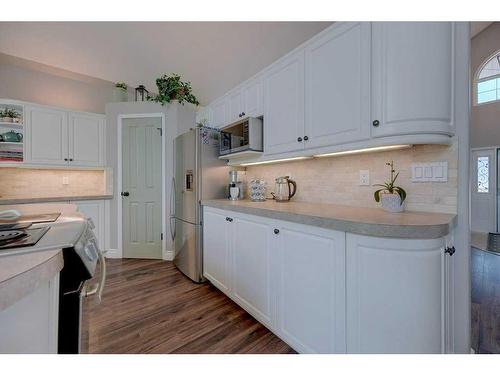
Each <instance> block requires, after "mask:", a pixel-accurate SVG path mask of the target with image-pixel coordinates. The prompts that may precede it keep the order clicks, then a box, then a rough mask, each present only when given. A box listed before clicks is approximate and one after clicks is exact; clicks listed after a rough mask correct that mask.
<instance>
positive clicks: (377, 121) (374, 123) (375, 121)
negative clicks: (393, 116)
mask: <svg viewBox="0 0 500 375" xmlns="http://www.w3.org/2000/svg"><path fill="white" fill-rule="evenodd" d="M372 124H373V126H375V127H377V126H379V125H380V121H379V120H373V123H372Z"/></svg>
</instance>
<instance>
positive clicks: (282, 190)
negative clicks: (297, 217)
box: [271, 176, 297, 202]
mask: <svg viewBox="0 0 500 375" xmlns="http://www.w3.org/2000/svg"><path fill="white" fill-rule="evenodd" d="M296 192H297V183H296V182H295V181H294V180H291V179H290V177H288V176H284V177H278V178H277V179H276V187H275V192H274V193H271V194H272V195H273V198H274V199H275V200H276V202H288V201H289V200H290V199H292V197H293V196H294V195H295V193H296Z"/></svg>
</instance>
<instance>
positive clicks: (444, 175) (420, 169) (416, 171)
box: [411, 161, 448, 182]
mask: <svg viewBox="0 0 500 375" xmlns="http://www.w3.org/2000/svg"><path fill="white" fill-rule="evenodd" d="M411 181H412V182H447V181H448V162H447V161H438V162H432V163H412V165H411Z"/></svg>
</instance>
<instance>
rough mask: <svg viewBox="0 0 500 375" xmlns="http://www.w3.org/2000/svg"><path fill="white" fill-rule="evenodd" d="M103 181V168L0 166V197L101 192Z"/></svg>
mask: <svg viewBox="0 0 500 375" xmlns="http://www.w3.org/2000/svg"><path fill="white" fill-rule="evenodd" d="M63 177H67V179H68V184H67V185H64V184H63ZM106 182H107V181H106V171H105V170H67V169H64V170H63V169H29V168H0V198H3V199H23V198H50V197H59V196H68V197H70V196H79V195H81V196H87V195H104V194H106Z"/></svg>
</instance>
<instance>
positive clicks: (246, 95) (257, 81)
mask: <svg viewBox="0 0 500 375" xmlns="http://www.w3.org/2000/svg"><path fill="white" fill-rule="evenodd" d="M241 91H242V99H243V113H244V115H243V116H245V117H246V116H249V117H260V116H262V115H263V114H264V101H263V96H262V77H257V78H254V79H252V80H250V81H249V82H247V83H245V85H244V86H243V88H242V89H241Z"/></svg>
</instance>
